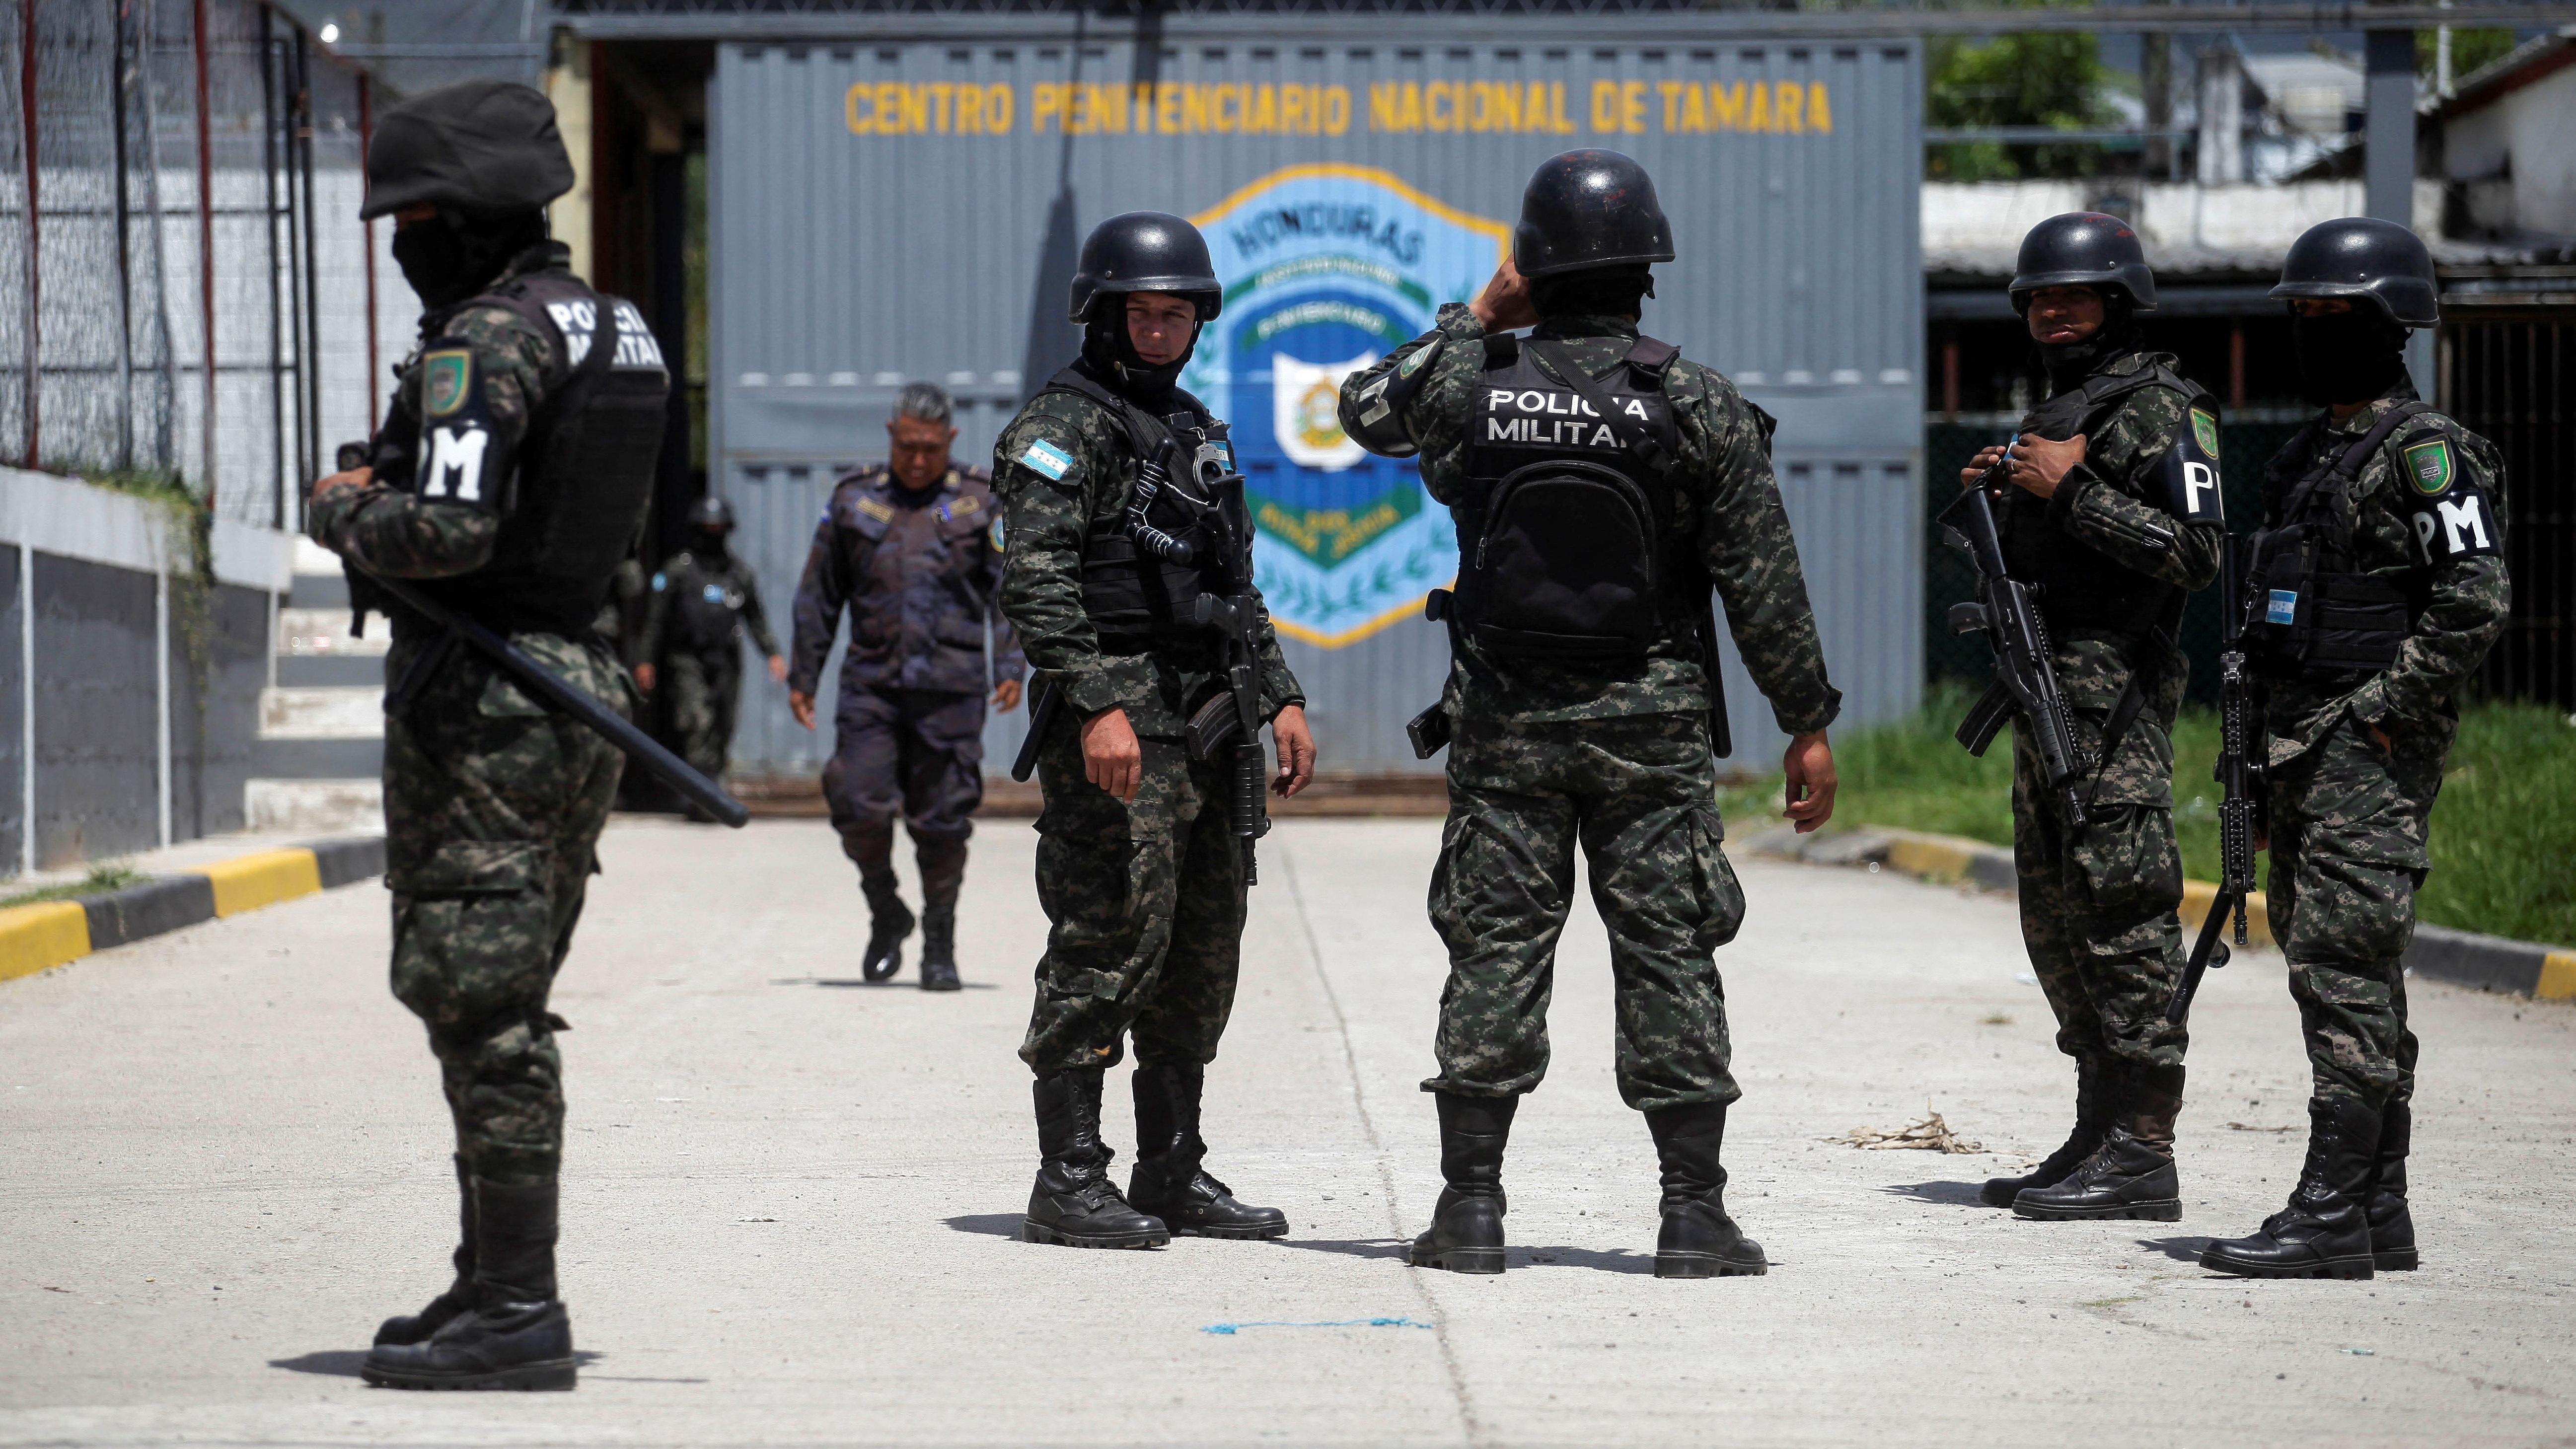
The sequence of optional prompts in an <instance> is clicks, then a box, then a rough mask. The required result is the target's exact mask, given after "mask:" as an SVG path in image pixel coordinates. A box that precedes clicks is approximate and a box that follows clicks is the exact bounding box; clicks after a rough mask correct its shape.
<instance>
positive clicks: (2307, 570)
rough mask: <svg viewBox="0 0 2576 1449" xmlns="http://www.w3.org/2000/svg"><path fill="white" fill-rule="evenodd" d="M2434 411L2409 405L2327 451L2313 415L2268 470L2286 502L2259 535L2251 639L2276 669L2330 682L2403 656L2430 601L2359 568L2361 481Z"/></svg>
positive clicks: (2249, 576)
mask: <svg viewBox="0 0 2576 1449" xmlns="http://www.w3.org/2000/svg"><path fill="white" fill-rule="evenodd" d="M2432 410H2433V407H2432V404H2430V403H2423V402H2408V403H2401V404H2399V405H2398V406H2396V407H2393V408H2390V409H2389V410H2388V413H2387V415H2386V416H2385V417H2382V418H2381V419H2380V420H2379V422H2378V424H2377V425H2376V426H2374V427H2372V428H2371V430H2370V431H2369V432H2368V433H2366V434H2364V435H2362V437H2361V438H2360V439H2359V440H2358V441H2356V442H2354V443H2353V444H2352V445H2351V446H2349V447H2346V448H2341V449H2336V450H2332V451H2324V450H2321V449H2320V447H2319V444H2320V443H2321V442H2322V441H2323V438H2322V436H2321V435H2322V433H2323V431H2324V424H2323V421H2322V420H2317V421H2311V422H2310V423H2309V424H2308V425H2307V426H2306V427H2304V428H2301V429H2300V430H2299V431H2298V432H2297V433H2296V434H2294V435H2292V436H2291V438H2290V441H2289V442H2288V443H2286V444H2284V445H2282V448H2281V451H2280V452H2279V453H2277V454H2274V455H2273V458H2272V461H2271V463H2270V464H2269V465H2267V466H2266V467H2265V469H2264V477H2263V491H2264V494H2265V496H2266V497H2275V498H2282V504H2281V510H2280V521H2279V522H2278V523H2276V524H2274V525H2273V526H2272V527H2270V528H2267V529H2265V530H2263V531H2262V532H2260V533H2257V534H2255V535H2254V541H2253V550H2252V558H2251V561H2250V562H2249V563H2248V565H2247V567H2246V571H2245V588H2246V599H2245V608H2246V615H2245V621H2246V624H2247V625H2248V630H2249V632H2248V636H2247V637H2249V638H2251V639H2253V640H2255V641H2257V644H2258V647H2259V648H2260V650H2261V652H2262V654H2263V657H2264V658H2265V660H2266V661H2267V662H2268V663H2269V664H2271V665H2272V666H2273V667H2275V668H2278V669H2287V670H2296V671H2298V672H2300V673H2302V674H2304V675H2306V676H2309V677H2312V678H2314V677H2327V678H2330V677H2333V676H2337V675H2347V674H2354V673H2375V672H2377V671H2379V670H2382V669H2386V668H2387V667H2388V666H2389V665H2391V664H2394V663H2396V662H2397V651H2398V649H2399V647H2400V646H2402V645H2403V644H2405V642H2406V636H2407V635H2408V634H2410V633H2412V632H2413V630H2414V620H2415V617H2416V616H2417V615H2419V614H2421V613H2422V612H2423V609H2424V606H2425V603H2426V602H2427V600H2426V599H2425V598H2423V597H2419V596H2417V595H2414V594H2410V593H2409V592H2408V591H2407V590H2405V589H2402V588H2400V587H2398V586H2397V585H2395V584H2391V583H2389V582H2387V581H2386V580H2384V579H2378V578H2373V577H2371V576H2370V575H2368V574H2365V573H2362V572H2361V571H2360V570H2359V569H2357V568H2356V567H2355V566H2354V560H2353V556H2352V535H2353V529H2354V527H2355V525H2356V523H2357V521H2358V512H2357V510H2358V507H2359V499H2358V498H2356V497H2355V496H2354V493H2353V484H2354V483H2355V482H2356V481H2357V480H2358V479H2359V478H2360V476H2361V470H2362V467H2363V466H2364V465H2365V464H2367V463H2368V462H2369V461H2370V455H2371V454H2373V453H2375V452H2377V451H2379V449H2380V448H2381V446H2383V445H2384V444H2386V443H2387V441H2388V439H2389V437H2390V436H2391V435H2392V434H2394V433H2395V432H2396V431H2397V430H2398V429H2399V428H2401V427H2404V426H2405V425H2406V424H2407V422H2409V421H2410V420H2412V419H2413V418H2415V417H2416V416H2418V415H2420V414H2423V413H2428V412H2431V411H2432ZM2285 492H2286V496H2284V494H2285ZM2418 577H2419V578H2420V577H2421V576H2420V575H2419V576H2418Z"/></svg>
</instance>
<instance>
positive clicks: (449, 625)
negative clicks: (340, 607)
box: [337, 443, 751, 829]
mask: <svg viewBox="0 0 2576 1449" xmlns="http://www.w3.org/2000/svg"><path fill="white" fill-rule="evenodd" d="M370 456H373V446H372V445H369V444H359V443H343V444H341V445H340V447H339V449H338V458H337V461H338V462H339V464H340V469H341V471H342V472H347V471H348V470H350V469H352V468H357V467H363V466H365V465H366V463H367V461H368V458H369V457H370ZM376 461H377V463H378V465H379V466H378V471H379V473H380V474H384V475H388V476H398V474H399V471H400V468H401V463H402V460H401V459H400V458H399V457H398V456H395V457H385V458H378V459H377V460H376ZM340 562H341V566H342V567H343V568H344V569H345V570H346V571H347V573H348V576H349V602H350V609H351V612H352V614H353V615H354V618H353V621H352V624H353V627H352V628H351V629H350V631H349V632H350V633H351V634H359V633H361V632H362V631H363V630H364V629H365V628H366V617H367V614H368V612H369V611H370V610H372V611H374V612H376V613H380V614H381V613H384V612H386V610H385V604H386V602H387V601H391V602H393V603H396V604H400V605H402V606H403V607H404V608H406V609H409V610H411V611H412V612H413V613H415V614H418V615H419V616H421V617H422V618H423V619H426V620H428V621H429V624H430V627H432V628H434V629H436V630H437V631H438V638H437V639H436V640H435V641H434V642H432V643H431V644H430V646H429V648H428V650H427V651H425V652H424V653H422V654H421V655H420V657H418V658H417V659H414V660H413V661H412V663H411V667H410V668H408V669H405V670H404V671H403V676H402V678H400V679H398V680H395V681H393V682H392V687H391V688H389V689H387V690H386V691H385V713H387V714H401V713H402V712H403V711H404V710H406V709H408V708H410V706H411V701H412V700H413V699H414V698H415V697H416V696H418V695H419V693H420V691H421V689H422V688H423V687H424V686H425V685H427V684H428V683H429V681H430V680H431V678H433V677H434V676H436V675H437V673H438V671H439V670H440V669H441V668H442V667H444V666H445V665H446V663H447V660H448V657H449V656H450V655H452V654H454V653H455V652H456V646H457V645H458V644H460V643H463V644H468V645H471V646H473V648H474V649H475V651H476V652H478V653H480V654H482V655H483V656H484V657H485V658H487V659H489V660H491V661H492V662H493V663H494V664H495V665H497V666H499V667H500V670H501V672H502V673H504V674H507V675H509V676H510V677H511V678H512V679H515V680H517V681H518V682H519V683H520V684H521V685H524V686H525V687H526V688H527V689H528V690H529V691H530V692H531V693H533V694H535V695H536V696H537V698H538V699H539V700H541V701H543V702H544V703H546V704H548V705H551V706H553V707H554V709H555V710H556V711H557V712H558V713H561V714H566V715H570V716H571V717H572V718H574V719H576V720H579V721H580V722H581V723H582V724H584V725H587V726H588V727H589V728H590V729H591V730H592V731H593V732H594V733H596V734H598V735H599V736H601V737H602V738H604V739H606V740H607V741H608V742H609V743H610V744H612V745H615V746H617V748H618V749H619V750H621V751H623V752H625V755H626V757H627V758H628V759H630V760H633V761H634V762H635V763H637V764H639V765H642V766H643V767H644V768H645V769H646V770H648V771H651V772H652V774H653V775H654V777H655V778H657V779H659V780H660V781H661V782H662V783H663V784H665V785H668V786H670V787H671V788H672V789H674V790H676V791H678V792H679V793H680V794H681V795H683V796H686V797H687V798H688V800H689V801H690V803H692V804H694V805H696V806H697V807H698V808H700V809H702V810H704V811H706V812H707V813H708V814H709V815H712V816H714V817H715V818H716V819H718V820H721V821H723V822H724V823H725V824H727V825H730V826H733V827H735V828H737V829H739V828H741V826H742V825H743V824H744V823H746V822H747V821H749V820H750V819H751V812H750V811H749V810H746V809H744V808H743V804H742V802H741V801H739V800H737V799H735V798H733V796H732V795H731V794H729V793H728V792H727V791H726V790H725V787H724V786H722V785H719V784H717V783H716V782H715V781H713V780H710V779H708V778H707V777H706V776H704V775H701V774H699V773H698V772H697V770H695V769H694V768H692V767H691V766H690V764H689V762H688V761H686V760H683V759H681V758H680V757H679V756H677V755H675V754H672V753H671V752H670V751H669V750H667V749H665V748H663V746H662V743H661V741H659V740H656V739H654V738H653V737H652V736H651V735H648V734H646V733H644V732H643V731H642V730H640V729H637V728H636V727H635V726H634V724H633V723H631V722H630V721H629V720H628V719H627V718H626V716H624V715H622V714H619V713H618V712H617V711H615V710H613V709H610V708H609V707H608V706H607V705H605V704H602V703H600V702H599V700H598V698H597V697H596V696H594V695H592V694H591V692H590V691H588V690H586V689H583V688H581V687H580V686H579V685H576V684H573V683H572V682H570V681H568V680H566V679H565V678H563V676H561V675H559V674H557V673H555V672H554V671H553V670H551V669H548V668H547V667H546V666H544V665H543V664H540V663H538V662H537V661H536V660H535V659H534V658H531V657H530V656H529V654H528V652H527V651H526V650H524V649H521V648H520V647H519V646H518V645H516V644H513V643H511V642H510V641H509V640H508V639H506V638H503V637H502V636H501V635H499V634H496V633H494V632H493V631H492V630H490V629H488V628H486V627H484V626H483V625H482V624H481V623H478V622H477V621H475V620H473V619H470V618H467V617H466V616H465V615H463V614H459V613H457V612H456V611H455V610H453V609H450V608H448V607H447V606H446V605H444V604H441V603H439V602H438V601H437V600H435V599H433V598H431V597H429V596H428V595H427V594H424V593H422V592H421V591H420V590H419V589H416V588H414V587H412V585H411V584H410V583H409V582H408V581H406V580H403V579H397V578H392V577H389V576H387V575H385V574H381V573H378V572H377V571H375V570H374V569H371V568H369V567H367V566H366V565H365V564H363V563H360V562H358V561H357V560H356V559H353V558H350V557H348V556H347V555H345V554H344V555H342V556H341V560H340Z"/></svg>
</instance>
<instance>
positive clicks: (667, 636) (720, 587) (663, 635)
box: [635, 498, 787, 820]
mask: <svg viewBox="0 0 2576 1449" xmlns="http://www.w3.org/2000/svg"><path fill="white" fill-rule="evenodd" d="M733 526H734V525H733V506H732V505H731V504H729V503H727V502H725V501H724V500H723V499H721V498H701V499H699V500H698V501H697V502H696V503H693V504H691V505H690V506H689V534H690V538H689V546H688V548H687V549H685V550H683V551H681V552H679V553H675V554H673V555H671V557H669V558H668V559H665V560H663V562H662V567H661V569H660V571H659V572H657V573H655V574H654V575H653V582H652V584H651V586H650V589H649V593H648V598H649V599H650V602H649V603H647V604H646V605H645V609H644V632H643V635H642V637H641V638H640V639H639V640H638V641H637V643H636V646H635V655H636V658H637V659H639V660H641V661H642V662H641V663H639V664H637V665H636V666H635V678H636V682H637V683H639V684H641V685H643V686H644V687H645V688H646V689H648V690H649V689H654V688H657V687H664V686H667V687H668V688H669V690H670V698H669V701H668V708H669V710H670V721H671V731H672V733H674V734H676V735H678V736H679V740H680V750H679V754H680V758H682V759H684V760H687V761H688V762H689V765H690V767H691V768H693V769H695V770H696V771H697V772H698V773H699V774H701V775H704V776H706V777H707V778H708V779H710V780H721V779H723V778H724V773H725V757H726V756H727V755H728V754H730V753H731V752H732V750H733V729H734V721H735V719H736V718H737V716H738V714H739V711H740V708H741V703H742V636H743V635H744V634H745V633H746V632H747V633H749V634H750V635H751V647H752V648H754V649H757V650H759V651H760V655H761V657H762V658H764V659H766V660H768V661H769V677H770V678H771V679H772V680H783V679H785V678H786V677H787V660H786V658H785V657H784V656H782V655H781V654H779V652H778V636H776V635H774V634H772V633H770V632H769V616H768V615H767V614H766V613H764V612H763V611H762V609H761V607H760V579H759V577H758V576H757V575H755V574H754V573H753V572H752V571H751V565H750V564H747V563H745V562H743V561H742V559H741V558H739V557H738V556H736V555H735V553H734V552H733V549H732V548H731V547H730V540H731V539H732V536H733ZM662 669H667V670H668V671H669V673H668V676H667V677H664V676H663V675H661V674H660V672H659V671H660V670H662ZM689 813H690V815H691V816H692V817H693V818H696V819H699V820H708V819H712V818H713V817H712V816H709V815H707V814H706V813H705V812H704V811H702V810H699V809H698V808H697V807H696V806H694V805H693V806H691V807H689Z"/></svg>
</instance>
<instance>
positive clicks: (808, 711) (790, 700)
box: [787, 689, 814, 730]
mask: <svg viewBox="0 0 2576 1449" xmlns="http://www.w3.org/2000/svg"><path fill="white" fill-rule="evenodd" d="M787 712H788V713H789V714H792V715H794V716H796V722H797V723H798V724H801V725H803V726H804V727H805V728H807V729H809V730H810V729H812V728H813V727H814V696H812V695H810V694H807V693H806V692H805V691H803V690H801V689H791V690H789V691H787Z"/></svg>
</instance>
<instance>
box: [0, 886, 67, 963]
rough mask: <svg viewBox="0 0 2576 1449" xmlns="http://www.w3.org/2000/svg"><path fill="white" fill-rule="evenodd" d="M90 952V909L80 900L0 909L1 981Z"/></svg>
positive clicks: (46, 902) (47, 902)
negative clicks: (85, 908) (82, 907)
mask: <svg viewBox="0 0 2576 1449" xmlns="http://www.w3.org/2000/svg"><path fill="white" fill-rule="evenodd" d="M88 954H89V912H87V911H85V910H83V909H81V905H80V902H78V901H45V902H41V903H39V904H37V905H32V906H11V907H10V908H9V909H7V910H5V911H0V981H6V980H8V979H9V978H10V977H12V976H28V975H33V974H34V973H36V972H38V971H42V970H44V969H45V968H46V967H48V966H60V965H61V964H63V963H64V962H66V961H77V960H79V959H80V958H81V957H83V956H86V955H88Z"/></svg>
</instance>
